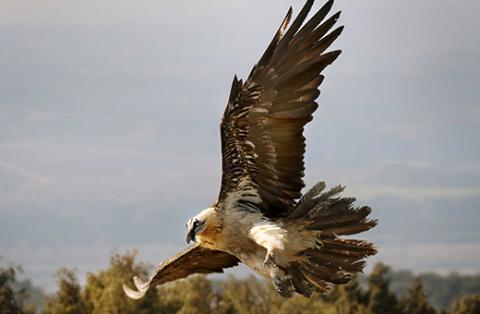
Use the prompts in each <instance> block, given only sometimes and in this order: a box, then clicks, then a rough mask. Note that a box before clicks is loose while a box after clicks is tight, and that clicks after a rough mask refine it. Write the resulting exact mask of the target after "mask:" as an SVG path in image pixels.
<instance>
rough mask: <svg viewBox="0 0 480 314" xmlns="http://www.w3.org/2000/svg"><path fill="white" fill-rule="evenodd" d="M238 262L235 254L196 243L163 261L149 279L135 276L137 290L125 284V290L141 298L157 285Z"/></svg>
mask: <svg viewBox="0 0 480 314" xmlns="http://www.w3.org/2000/svg"><path fill="white" fill-rule="evenodd" d="M238 262H239V260H238V259H237V258H236V257H235V256H233V255H230V254H228V253H225V252H221V251H215V250H210V249H207V248H204V247H202V246H200V245H199V244H195V245H192V246H190V247H188V248H186V249H185V250H184V251H183V252H180V253H178V254H177V255H175V256H173V257H171V258H169V259H168V260H166V261H164V262H163V263H161V264H160V265H159V266H158V267H157V269H156V270H155V272H154V273H153V274H152V275H151V276H150V278H149V279H148V280H147V281H145V282H143V281H142V280H140V279H139V278H138V277H137V276H135V277H133V283H134V284H135V287H136V288H137V291H135V290H132V289H130V288H129V287H127V286H126V285H123V291H124V292H125V294H126V295H127V296H128V297H130V298H132V299H140V298H142V297H143V296H144V295H145V294H146V293H147V292H148V290H149V289H150V288H152V287H155V286H157V285H160V284H163V283H166V282H169V281H173V280H176V279H181V278H184V277H187V276H189V275H192V274H208V273H221V272H223V269H224V268H229V267H233V266H236V265H238Z"/></svg>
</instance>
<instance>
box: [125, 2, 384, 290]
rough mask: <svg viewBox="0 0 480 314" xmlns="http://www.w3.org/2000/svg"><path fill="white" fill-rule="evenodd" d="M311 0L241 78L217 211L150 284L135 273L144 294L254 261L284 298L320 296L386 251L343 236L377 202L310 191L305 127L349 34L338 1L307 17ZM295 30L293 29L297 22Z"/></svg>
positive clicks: (363, 222)
mask: <svg viewBox="0 0 480 314" xmlns="http://www.w3.org/2000/svg"><path fill="white" fill-rule="evenodd" d="M313 2H314V1H313V0H308V1H307V2H306V4H305V5H304V7H303V8H302V10H301V11H300V13H299V14H298V16H297V17H296V19H295V20H294V21H293V23H292V24H291V25H290V27H288V24H289V22H290V19H291V15H292V9H291V8H290V10H289V11H288V13H287V15H286V17H285V19H284V20H283V22H282V24H281V25H280V28H279V29H278V31H277V33H276V34H275V36H274V37H273V40H272V42H271V43H270V45H269V46H268V47H267V49H266V51H265V53H264V54H263V56H262V57H261V58H260V60H259V61H258V63H257V64H256V65H255V66H254V68H253V69H252V71H251V73H250V75H249V77H248V79H247V80H246V81H245V82H243V81H242V80H238V79H237V77H235V78H234V80H233V83H232V88H231V92H230V97H229V99H228V103H227V107H226V108H225V112H224V115H223V119H222V122H221V127H220V131H221V143H222V158H223V167H222V170H223V175H222V182H221V188H220V193H219V196H218V199H217V201H215V202H214V203H213V205H212V207H210V208H207V209H205V210H203V211H202V212H200V213H199V214H198V215H196V216H195V217H193V218H191V219H190V220H189V221H188V222H187V229H188V230H187V242H189V241H195V242H196V243H195V244H194V245H192V246H190V247H188V248H186V249H185V250H184V251H183V252H181V253H179V254H178V255H176V256H174V257H172V258H170V259H169V260H167V261H165V262H163V263H162V264H161V265H159V266H158V267H157V269H156V271H155V272H154V274H153V275H152V276H151V277H150V278H149V279H148V280H147V281H146V282H143V281H141V280H140V279H139V278H138V277H134V280H133V281H134V284H135V287H136V289H135V290H133V289H130V288H128V287H127V286H125V285H124V287H123V288H124V291H125V293H126V294H127V295H128V296H129V297H131V298H133V299H138V298H141V297H143V296H144V295H145V294H146V293H147V292H148V290H149V289H151V288H152V287H154V286H156V285H159V284H163V283H166V282H169V281H173V280H176V279H180V278H184V277H187V276H189V275H191V274H195V273H204V274H205V273H212V272H222V271H223V269H224V268H228V267H233V266H236V265H238V263H240V262H241V263H245V264H246V265H248V266H249V267H250V268H251V269H253V270H254V271H255V272H257V273H258V274H260V275H262V276H264V277H266V278H270V279H271V280H272V282H273V284H274V286H275V288H276V290H277V291H278V293H279V294H280V295H282V296H284V297H288V296H291V295H292V294H293V292H297V293H300V294H302V295H304V296H310V295H311V294H312V293H313V292H314V291H318V292H326V291H328V290H329V288H330V287H331V285H332V284H337V283H338V284H341V283H346V282H348V281H349V280H350V278H351V276H352V274H353V273H355V272H358V271H362V269H363V267H364V266H365V261H364V259H365V257H367V256H369V255H373V254H375V253H376V250H375V248H374V247H373V245H372V244H371V243H369V242H366V241H361V240H353V239H345V238H343V237H342V236H344V235H351V234H356V233H359V232H362V231H366V230H368V229H370V228H372V227H374V226H375V225H376V223H377V222H376V221H375V220H369V219H368V218H367V216H368V215H369V214H370V212H371V209H370V208H369V207H366V206H365V207H354V206H353V202H354V201H355V199H354V198H345V197H341V196H340V195H339V194H340V193H341V192H342V191H343V189H344V188H343V187H342V186H337V187H334V188H332V189H330V190H326V189H325V184H324V183H323V182H320V183H318V184H316V185H315V186H314V187H313V188H312V189H310V190H309V191H308V192H307V193H305V194H304V195H303V196H302V194H301V190H302V188H303V187H304V182H303V171H304V161H303V159H304V153H305V137H304V136H303V129H304V127H305V125H306V124H307V123H308V122H310V121H311V120H312V119H313V117H312V114H313V112H314V111H315V110H316V109H317V107H318V105H317V103H316V102H315V99H316V98H317V97H318V96H319V94H320V91H319V89H318V87H319V86H320V84H321V83H322V81H323V79H324V77H323V75H322V74H321V73H322V71H323V69H325V67H327V66H328V65H329V64H331V63H332V62H333V61H334V60H335V59H336V58H337V57H338V56H339V55H340V51H339V50H334V51H329V52H327V49H328V48H329V46H330V45H331V44H332V43H333V42H334V41H335V39H336V38H337V37H338V36H339V35H340V33H341V32H342V29H343V27H338V28H336V29H333V30H332V28H333V27H334V25H335V23H336V22H337V20H338V18H339V16H340V12H338V13H336V14H333V15H332V16H331V17H329V18H327V15H328V14H329V12H330V9H331V7H332V4H333V0H330V1H328V2H327V3H326V4H325V5H324V6H323V7H322V8H321V9H320V10H318V12H317V13H316V14H315V15H314V16H312V17H311V18H310V20H308V22H306V23H304V21H305V19H306V17H307V15H308V12H309V11H310V9H311V7H312V5H313ZM287 27H288V28H287Z"/></svg>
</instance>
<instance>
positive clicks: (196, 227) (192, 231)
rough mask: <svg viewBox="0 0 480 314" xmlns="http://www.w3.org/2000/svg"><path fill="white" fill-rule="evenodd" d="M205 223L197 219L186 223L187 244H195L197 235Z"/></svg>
mask: <svg viewBox="0 0 480 314" xmlns="http://www.w3.org/2000/svg"><path fill="white" fill-rule="evenodd" d="M204 225H205V221H200V220H198V219H197V218H192V219H190V220H189V221H188V223H187V238H186V241H187V243H190V242H191V241H193V242H196V236H197V233H198V232H199V231H200V230H201V229H202V228H203V226H204Z"/></svg>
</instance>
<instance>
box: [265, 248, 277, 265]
mask: <svg viewBox="0 0 480 314" xmlns="http://www.w3.org/2000/svg"><path fill="white" fill-rule="evenodd" d="M263 265H264V266H265V267H269V268H270V267H278V266H277V263H276V260H275V255H274V254H273V253H272V252H267V255H266V256H265V260H264V261H263Z"/></svg>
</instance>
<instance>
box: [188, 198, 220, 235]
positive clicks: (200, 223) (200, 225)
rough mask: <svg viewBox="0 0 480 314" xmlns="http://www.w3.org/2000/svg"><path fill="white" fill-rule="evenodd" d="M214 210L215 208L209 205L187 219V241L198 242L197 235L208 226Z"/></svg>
mask: <svg viewBox="0 0 480 314" xmlns="http://www.w3.org/2000/svg"><path fill="white" fill-rule="evenodd" d="M214 212H215V209H214V208H213V207H209V208H207V209H204V210H202V211H201V212H200V213H199V214H198V215H196V216H193V217H192V218H190V219H189V220H188V221H187V225H186V226H187V238H186V240H187V243H190V241H194V242H196V236H197V235H198V234H200V233H202V231H204V230H205V229H206V228H207V226H208V222H209V219H208V218H209V217H211V216H212V214H214Z"/></svg>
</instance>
